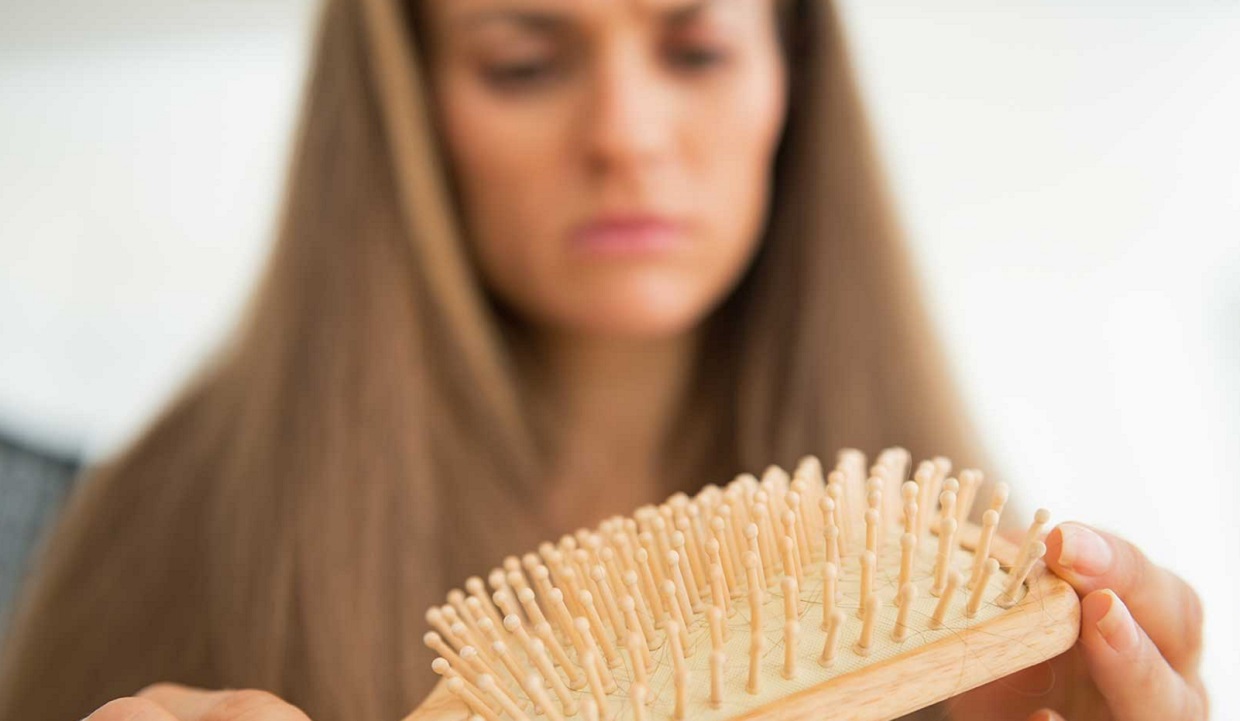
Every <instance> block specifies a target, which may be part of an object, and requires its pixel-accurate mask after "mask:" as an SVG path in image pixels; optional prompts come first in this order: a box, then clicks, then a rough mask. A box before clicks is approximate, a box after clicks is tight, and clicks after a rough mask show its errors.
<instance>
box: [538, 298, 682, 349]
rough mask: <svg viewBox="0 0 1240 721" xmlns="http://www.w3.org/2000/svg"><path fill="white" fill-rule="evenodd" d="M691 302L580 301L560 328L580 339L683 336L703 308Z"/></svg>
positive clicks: (664, 338) (677, 300)
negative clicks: (587, 337)
mask: <svg viewBox="0 0 1240 721" xmlns="http://www.w3.org/2000/svg"><path fill="white" fill-rule="evenodd" d="M690 300H691V299H688V298H680V299H659V300H654V299H649V298H629V299H625V300H623V301H616V300H613V301H610V302H606V301H604V302H595V303H590V302H583V303H581V304H580V305H577V304H574V306H575V307H574V309H573V312H571V313H570V314H569V315H568V317H564V318H562V322H561V327H563V328H564V329H565V330H567V331H569V332H571V333H574V334H577V335H583V336H590V337H596V338H613V339H630V340H666V339H670V338H676V337H679V336H683V335H686V334H688V333H690V332H692V331H693V330H694V329H696V328H697V327H698V325H699V324H701V322H702V320H703V318H704V317H705V315H706V312H707V309H706V308H705V307H704V305H703V304H702V303H694V302H690Z"/></svg>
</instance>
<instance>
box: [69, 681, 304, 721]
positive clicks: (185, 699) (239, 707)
mask: <svg viewBox="0 0 1240 721" xmlns="http://www.w3.org/2000/svg"><path fill="white" fill-rule="evenodd" d="M138 696H139V697H140V698H141V699H144V700H149V701H153V702H155V703H157V704H158V705H159V706H161V707H162V708H165V709H167V710H168V711H170V712H171V713H172V714H173V716H175V719H176V721H208V720H212V721H213V720H216V719H219V720H221V721H224V720H231V719H246V721H310V719H309V718H308V717H307V716H306V714H304V713H302V711H301V710H300V709H298V708H297V707H296V706H293V705H292V704H290V703H288V702H287V701H284V700H283V699H281V698H280V697H279V696H276V695H275V694H273V693H269V692H267V691H259V690H255V689H244V690H239V691H235V690H224V691H206V690H203V689H197V688H192V687H190V686H183V685H181V684H175V683H158V684H155V685H153V686H147V687H146V688H144V689H142V690H141V691H139V692H138ZM91 721H94V720H93V719H92V720H91ZM141 721H146V719H142V720H141ZM152 721H154V720H152ZM159 721H163V720H162V719H160V720H159Z"/></svg>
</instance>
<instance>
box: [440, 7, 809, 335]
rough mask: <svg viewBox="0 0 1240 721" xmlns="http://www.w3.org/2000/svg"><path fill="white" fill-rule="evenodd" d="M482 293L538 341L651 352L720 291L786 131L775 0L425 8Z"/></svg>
mask: <svg viewBox="0 0 1240 721" xmlns="http://www.w3.org/2000/svg"><path fill="white" fill-rule="evenodd" d="M428 6H429V7H428V10H429V12H428V19H429V20H430V21H431V31H432V33H433V34H434V41H433V43H432V45H433V48H434V49H433V63H432V77H433V80H434V85H435V89H436V96H437V102H438V103H439V108H438V112H439V120H440V123H441V124H442V129H443V132H444V136H445V141H446V143H447V146H448V147H447V149H448V153H449V155H450V157H451V162H452V166H453V170H454V171H455V172H454V175H455V178H456V181H457V185H458V188H459V190H460V193H461V201H462V203H463V206H464V211H465V215H466V218H465V223H466V226H467V231H468V236H469V238H470V242H471V250H472V252H473V256H474V257H475V259H476V261H477V263H478V264H479V266H480V271H481V273H482V276H483V278H484V280H485V282H486V284H487V287H488V288H490V289H491V290H492V291H493V292H494V293H495V294H496V295H497V296H498V297H499V298H500V299H501V300H502V301H503V302H504V303H505V304H507V305H508V306H510V307H511V308H512V309H514V310H515V311H516V312H517V313H518V314H519V315H520V316H522V317H523V318H525V319H527V320H528V321H530V322H532V323H533V324H534V325H535V326H536V327H539V328H541V329H544V330H547V331H551V332H554V333H572V334H581V333H585V334H591V335H596V336H610V337H631V338H657V337H667V336H670V335H675V334H679V333H683V332H685V331H688V330H690V329H692V328H693V327H694V326H695V325H697V324H698V323H699V322H700V321H701V320H702V319H703V318H704V317H705V316H706V315H707V314H708V313H709V312H710V311H711V309H712V308H714V307H715V306H716V305H717V304H718V303H719V302H720V301H722V300H723V298H724V297H725V296H726V295H727V293H728V292H729V291H730V290H731V289H732V288H733V286H734V285H735V284H736V282H737V281H738V279H739V278H740V276H741V274H742V273H743V272H744V270H745V268H746V266H747V265H748V263H749V260H750V258H751V257H752V256H753V254H754V252H755V250H756V247H757V244H758V238H759V237H760V234H761V229H762V225H763V223H764V220H765V216H766V208H767V200H768V198H767V196H768V192H769V191H768V188H769V185H770V175H771V166H772V160H773V156H774V153H775V148H776V145H777V143H778V139H779V134H780V131H781V128H782V126H783V119H784V90H785V68H784V64H783V58H782V53H781V49H780V45H779V37H778V30H777V18H776V11H775V5H774V0H428Z"/></svg>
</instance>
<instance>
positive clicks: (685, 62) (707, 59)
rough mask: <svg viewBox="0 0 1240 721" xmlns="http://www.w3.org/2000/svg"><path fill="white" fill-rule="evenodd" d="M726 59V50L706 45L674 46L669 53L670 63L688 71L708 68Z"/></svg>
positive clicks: (720, 63)
mask: <svg viewBox="0 0 1240 721" xmlns="http://www.w3.org/2000/svg"><path fill="white" fill-rule="evenodd" d="M727 59H728V55H727V53H726V52H724V51H722V50H718V49H715V48H708V47H685V48H676V49H674V50H672V51H671V53H670V60H671V62H672V64H673V65H675V66H676V67H677V68H680V69H682V70H688V71H701V70H708V69H710V68H713V67H716V66H718V65H722V64H723V63H724V62H725V61H726V60H727Z"/></svg>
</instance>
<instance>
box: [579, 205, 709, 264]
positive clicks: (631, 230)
mask: <svg viewBox="0 0 1240 721" xmlns="http://www.w3.org/2000/svg"><path fill="white" fill-rule="evenodd" d="M684 238H685V229H684V225H683V224H682V223H678V222H676V221H673V220H670V219H668V218H664V217H660V216H654V215H629V216H613V217H607V218H599V219H596V220H593V221H591V222H589V223H586V224H585V225H582V226H581V227H579V228H577V230H576V231H575V232H573V234H572V238H571V243H572V248H573V250H575V251H577V252H581V253H585V254H588V255H597V256H605V257H630V256H646V255H651V254H657V253H662V252H666V251H669V250H672V249H673V248H675V247H676V246H677V245H678V244H679V243H681V242H683V240H684Z"/></svg>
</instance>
